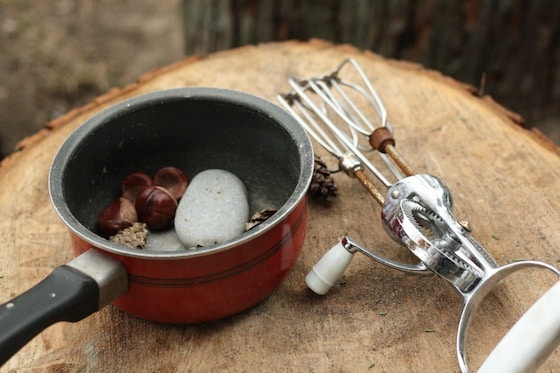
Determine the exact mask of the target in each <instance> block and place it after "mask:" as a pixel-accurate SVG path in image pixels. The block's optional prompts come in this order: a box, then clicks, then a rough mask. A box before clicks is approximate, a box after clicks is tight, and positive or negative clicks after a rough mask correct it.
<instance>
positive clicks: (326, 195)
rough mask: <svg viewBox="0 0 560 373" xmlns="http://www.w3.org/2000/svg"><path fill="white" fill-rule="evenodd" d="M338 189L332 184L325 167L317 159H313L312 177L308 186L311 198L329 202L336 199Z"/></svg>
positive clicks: (332, 180)
mask: <svg viewBox="0 0 560 373" xmlns="http://www.w3.org/2000/svg"><path fill="white" fill-rule="evenodd" d="M337 191H338V188H337V187H336V185H335V183H334V179H333V178H332V176H331V173H330V171H329V169H328V168H327V165H326V164H325V163H324V162H323V161H321V159H319V158H315V165H314V168H313V177H312V178H311V185H310V186H309V191H308V192H309V195H310V196H311V197H313V198H318V199H324V200H327V201H331V200H332V199H333V198H334V197H336V192H337Z"/></svg>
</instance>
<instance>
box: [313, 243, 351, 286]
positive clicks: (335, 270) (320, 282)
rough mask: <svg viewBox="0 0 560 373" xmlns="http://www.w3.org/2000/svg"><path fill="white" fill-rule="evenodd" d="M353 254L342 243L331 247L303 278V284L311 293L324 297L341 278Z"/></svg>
mask: <svg viewBox="0 0 560 373" xmlns="http://www.w3.org/2000/svg"><path fill="white" fill-rule="evenodd" d="M353 257H354V254H353V253H351V252H349V251H348V250H346V249H345V248H344V246H343V245H342V243H340V242H339V243H338V244H336V245H335V246H333V247H332V248H331V249H330V250H329V251H327V252H326V253H325V255H323V257H322V258H321V259H320V260H319V261H318V262H317V263H316V264H315V265H314V266H313V268H312V269H311V271H309V273H308V274H307V276H305V283H306V284H307V286H308V287H309V288H310V289H311V290H313V292H315V293H317V294H319V295H324V294H326V293H327V292H328V291H329V290H330V289H331V287H332V286H333V285H334V284H335V283H336V281H337V280H338V279H339V278H341V277H342V275H343V274H344V271H345V270H346V268H348V265H349V264H350V261H352V258H353Z"/></svg>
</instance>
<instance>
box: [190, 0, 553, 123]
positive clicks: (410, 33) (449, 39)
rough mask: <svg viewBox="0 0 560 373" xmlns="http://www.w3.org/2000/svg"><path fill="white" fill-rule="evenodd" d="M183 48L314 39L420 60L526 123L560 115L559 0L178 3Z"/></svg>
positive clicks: (221, 0) (219, 0)
mask: <svg viewBox="0 0 560 373" xmlns="http://www.w3.org/2000/svg"><path fill="white" fill-rule="evenodd" d="M183 6H184V9H183V10H184V21H185V50H186V53H187V54H207V53H209V52H213V51H216V50H220V49H227V48H231V47H236V46H240V45H244V44H254V43H260V42H267V41H279V40H286V39H297V40H308V39H309V38H312V37H313V38H322V39H326V40H329V41H332V42H335V43H349V44H353V45H355V46H357V47H358V48H361V49H365V50H371V51H374V52H376V53H379V54H381V55H383V56H385V57H389V58H397V59H406V60H410V61H414V62H419V63H422V64H423V65H424V66H426V67H428V68H432V69H436V70H439V71H441V72H443V73H444V74H446V75H450V76H452V77H454V78H456V79H458V80H460V81H462V82H465V83H468V84H471V85H473V86H475V87H477V88H478V89H479V90H480V91H481V92H482V93H487V94H490V95H492V96H493V97H495V98H496V100H498V101H500V102H501V103H503V104H504V105H506V106H508V107H510V108H512V109H513V110H515V111H518V112H519V113H520V114H521V115H522V116H523V117H524V118H526V119H527V120H528V121H529V122H532V121H535V120H539V119H541V118H542V117H543V116H545V115H546V114H547V113H550V112H555V111H558V107H557V106H558V103H559V102H560V78H559V76H560V2H557V1H553V0H542V1H533V2H531V1H506V0H502V1H499V0H489V1H479V0H468V1H463V0H409V1H384V0H373V1H372V0H354V1H343V0H322V1H318V0H283V1H280V0H183Z"/></svg>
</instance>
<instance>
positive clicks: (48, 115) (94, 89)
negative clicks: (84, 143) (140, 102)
mask: <svg viewBox="0 0 560 373" xmlns="http://www.w3.org/2000/svg"><path fill="white" fill-rule="evenodd" d="M180 5H181V1H180V0H173V1H150V0H119V1H109V0H48V1H34V0H0V155H1V154H3V155H6V154H9V153H10V152H11V151H12V150H13V149H14V148H15V146H16V144H17V142H18V141H20V140H21V139H22V138H24V137H26V136H29V135H31V134H33V133H35V132H37V131H38V130H39V129H40V128H42V127H43V126H44V125H45V124H46V123H47V122H49V121H50V120H52V119H55V118H56V117H58V116H60V115H62V114H64V113H65V112H67V111H68V110H70V109H71V108H73V107H76V106H81V105H83V104H85V103H87V102H88V101H89V100H91V99H92V98H93V97H95V96H98V95H100V94H101V93H103V92H105V91H107V90H109V89H110V88H112V87H115V86H124V85H127V84H129V83H131V82H133V81H135V80H136V79H137V78H138V77H139V76H141V75H142V74H143V73H145V72H147V71H149V70H151V69H154V68H157V67H159V66H165V65H167V64H169V63H172V62H174V61H177V60H178V59H181V58H182V57H183V38H182V17H181V7H180ZM0 158H1V156H0Z"/></svg>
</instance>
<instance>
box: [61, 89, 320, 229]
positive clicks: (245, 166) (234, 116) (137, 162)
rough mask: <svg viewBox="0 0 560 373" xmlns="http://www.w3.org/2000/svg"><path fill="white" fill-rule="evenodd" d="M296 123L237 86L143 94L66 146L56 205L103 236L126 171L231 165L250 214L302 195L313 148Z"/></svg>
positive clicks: (193, 170)
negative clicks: (102, 220) (99, 225)
mask: <svg viewBox="0 0 560 373" xmlns="http://www.w3.org/2000/svg"><path fill="white" fill-rule="evenodd" d="M286 121H287V124H286V123H285V122H286ZM298 127H299V126H298V125H297V123H295V122H294V121H293V120H292V119H291V117H289V116H288V115H287V114H285V113H284V112H283V111H281V109H279V108H277V107H276V106H275V105H272V104H270V103H268V102H266V101H264V100H261V99H257V98H255V97H252V96H249V95H245V94H241V93H239V92H234V91H225V90H217V89H202V88H200V89H194V88H193V89H181V90H172V91H163V92H159V93H153V94H148V95H144V96H138V97H136V98H133V99H131V100H128V101H125V102H124V103H121V104H118V105H116V106H114V107H112V108H110V109H107V110H105V111H104V112H102V113H100V114H97V115H96V116H94V117H93V118H91V119H90V120H89V121H87V122H86V123H85V124H84V125H82V126H81V127H80V128H79V129H78V130H77V131H75V133H74V134H72V135H71V137H70V138H69V139H68V140H67V142H66V143H65V144H64V145H63V147H62V148H61V150H60V152H59V154H58V155H57V158H56V159H55V161H54V163H53V169H52V170H51V181H50V187H51V196H52V198H53V203H54V204H55V207H56V208H57V210H58V212H59V214H60V215H61V216H62V218H63V220H66V222H67V224H70V225H72V220H74V219H75V220H76V221H77V222H79V224H81V225H82V226H83V227H85V228H86V229H87V230H89V231H91V232H93V233H97V231H96V227H95V223H96V220H97V217H98V216H99V214H100V213H101V211H102V210H103V209H104V208H105V206H106V205H107V204H108V203H109V202H110V201H111V200H113V199H114V198H117V197H118V196H119V195H120V191H119V185H120V181H121V180H122V179H123V178H124V177H125V176H126V175H128V174H130V173H132V172H145V173H147V174H149V175H154V173H155V172H156V171H157V170H158V169H160V168H161V167H164V166H175V167H178V168H181V169H182V170H183V171H184V172H185V173H186V174H187V176H188V177H189V178H190V179H192V178H193V177H194V176H195V175H196V174H197V173H198V172H200V171H203V170H206V169H210V168H219V169H225V170H228V171H230V172H232V173H234V174H235V175H237V176H238V177H239V178H240V179H241V180H242V181H243V183H244V184H245V186H246V188H247V192H248V197H249V202H250V211H251V213H253V212H256V211H260V210H262V209H265V208H274V209H280V208H281V207H282V206H285V205H291V204H295V203H297V201H296V200H292V199H298V200H299V199H301V196H302V195H303V194H304V193H305V189H306V188H307V183H308V179H309V177H310V175H311V167H312V162H313V161H312V157H313V156H312V150H311V145H310V143H309V139H308V138H307V137H306V135H305V134H304V132H303V130H302V129H301V128H298ZM59 198H60V200H59ZM286 208H289V206H287V207H286ZM65 214H69V215H70V217H71V219H69V218H68V216H65ZM69 220H70V221H69ZM73 229H75V227H73Z"/></svg>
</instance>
